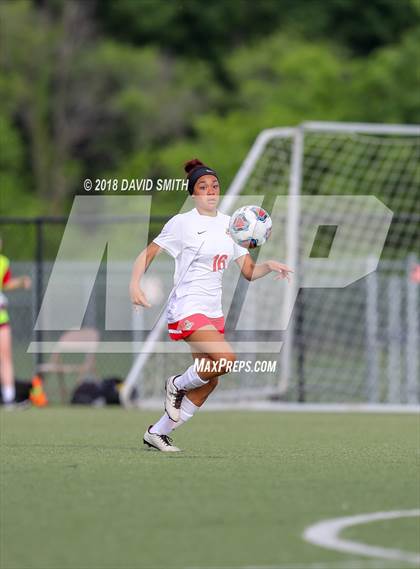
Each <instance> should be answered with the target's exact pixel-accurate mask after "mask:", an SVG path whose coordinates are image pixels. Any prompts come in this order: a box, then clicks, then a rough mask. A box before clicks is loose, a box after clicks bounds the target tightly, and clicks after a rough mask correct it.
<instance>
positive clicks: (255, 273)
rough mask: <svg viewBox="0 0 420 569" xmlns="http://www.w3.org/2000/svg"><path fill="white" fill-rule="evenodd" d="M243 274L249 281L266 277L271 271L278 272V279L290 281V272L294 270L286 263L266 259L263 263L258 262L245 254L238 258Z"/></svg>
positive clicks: (237, 261)
mask: <svg viewBox="0 0 420 569" xmlns="http://www.w3.org/2000/svg"><path fill="white" fill-rule="evenodd" d="M236 263H237V264H238V266H239V268H240V270H241V273H242V275H243V276H244V277H245V278H246V279H247V280H248V281H255V280H256V279H260V278H262V277H265V276H266V275H268V274H269V273H272V272H276V273H277V275H276V277H275V278H276V279H287V280H288V281H290V274H291V273H293V270H292V269H291V268H290V267H288V266H287V265H285V264H284V263H279V262H278V261H265V262H263V263H256V262H255V261H254V259H253V258H252V257H251V255H243V256H242V257H239V259H236Z"/></svg>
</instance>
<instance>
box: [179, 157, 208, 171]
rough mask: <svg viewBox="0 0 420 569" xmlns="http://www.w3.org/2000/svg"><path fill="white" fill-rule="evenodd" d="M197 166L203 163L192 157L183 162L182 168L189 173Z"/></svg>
mask: <svg viewBox="0 0 420 569" xmlns="http://www.w3.org/2000/svg"><path fill="white" fill-rule="evenodd" d="M197 166H204V164H203V163H202V162H201V160H199V159H198V158H193V159H192V160H188V162H186V163H185V165H184V170H185V171H186V173H187V174H189V173H190V172H191V171H192V170H194V168H197Z"/></svg>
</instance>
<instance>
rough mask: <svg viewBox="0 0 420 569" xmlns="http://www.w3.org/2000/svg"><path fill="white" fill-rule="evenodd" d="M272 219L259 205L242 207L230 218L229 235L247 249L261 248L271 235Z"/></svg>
mask: <svg viewBox="0 0 420 569" xmlns="http://www.w3.org/2000/svg"><path fill="white" fill-rule="evenodd" d="M272 226H273V223H272V221H271V217H270V216H269V215H268V213H267V212H266V211H265V209H263V208H262V207H259V206H258V205H246V206H244V207H240V208H239V209H237V210H236V211H235V213H234V214H233V215H232V217H231V218H230V222H229V235H230V236H231V237H232V239H233V240H234V241H235V243H237V244H238V245H241V247H246V248H247V249H254V247H260V246H261V245H263V243H265V242H266V241H267V239H268V238H269V237H270V235H271V228H272Z"/></svg>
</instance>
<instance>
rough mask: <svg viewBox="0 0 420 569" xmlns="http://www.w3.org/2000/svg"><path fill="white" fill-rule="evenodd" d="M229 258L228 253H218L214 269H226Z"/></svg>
mask: <svg viewBox="0 0 420 569" xmlns="http://www.w3.org/2000/svg"><path fill="white" fill-rule="evenodd" d="M227 258H228V256H227V255H216V256H215V257H214V259H213V271H224V270H225V269H226V261H227Z"/></svg>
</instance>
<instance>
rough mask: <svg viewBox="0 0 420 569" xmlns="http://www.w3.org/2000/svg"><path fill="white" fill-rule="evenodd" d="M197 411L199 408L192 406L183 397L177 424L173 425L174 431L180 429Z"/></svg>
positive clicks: (192, 404) (191, 403) (190, 402)
mask: <svg viewBox="0 0 420 569" xmlns="http://www.w3.org/2000/svg"><path fill="white" fill-rule="evenodd" d="M199 409H200V407H198V405H194V403H193V402H192V401H190V400H189V399H188V397H187V396H184V398H183V399H182V403H181V415H180V418H179V421H178V423H175V426H174V429H177V428H178V427H180V426H181V425H183V424H184V423H186V422H187V421H189V420H190V419H192V418H193V415H194V413H195V412H196V411H198V410H199Z"/></svg>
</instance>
